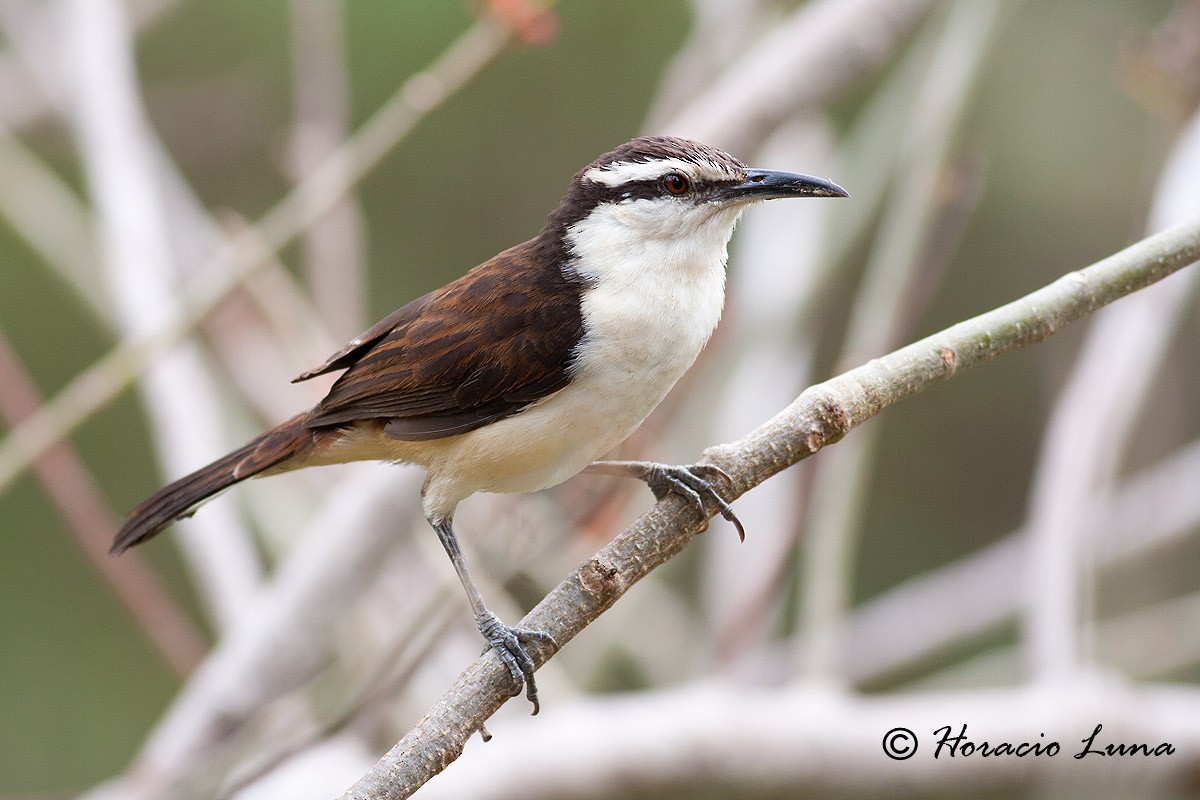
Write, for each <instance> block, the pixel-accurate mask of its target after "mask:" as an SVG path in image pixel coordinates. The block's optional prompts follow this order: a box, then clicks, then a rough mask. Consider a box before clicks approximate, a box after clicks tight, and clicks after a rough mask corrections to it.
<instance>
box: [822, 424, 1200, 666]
mask: <svg viewBox="0 0 1200 800" xmlns="http://www.w3.org/2000/svg"><path fill="white" fill-rule="evenodd" d="M1197 474H1200V442H1194V443H1192V444H1191V445H1188V446H1186V447H1184V448H1182V449H1181V450H1179V451H1178V452H1176V453H1174V454H1172V455H1171V456H1170V457H1169V458H1167V459H1165V460H1164V461H1163V462H1162V463H1160V464H1157V465H1156V466H1154V467H1150V468H1147V469H1146V470H1144V471H1143V472H1141V473H1139V474H1138V475H1137V476H1135V477H1134V478H1132V479H1130V480H1129V481H1127V482H1126V483H1125V484H1124V485H1122V486H1121V487H1120V488H1119V489H1117V490H1116V491H1114V492H1112V493H1111V496H1109V497H1108V498H1107V500H1100V501H1098V502H1095V503H1089V505H1088V509H1087V512H1086V513H1085V515H1084V521H1083V525H1084V528H1085V530H1090V531H1095V535H1096V540H1097V541H1096V548H1097V560H1098V565H1099V566H1100V567H1101V568H1110V567H1116V566H1120V565H1123V564H1128V563H1130V562H1132V561H1135V560H1136V559H1138V558H1144V557H1145V556H1147V555H1148V554H1149V553H1151V552H1156V551H1159V550H1161V549H1162V548H1165V547H1168V546H1170V545H1171V544H1177V543H1178V542H1179V541H1180V540H1181V539H1182V538H1184V537H1185V536H1186V535H1187V534H1188V533H1189V532H1191V531H1193V530H1194V529H1195V528H1196V526H1197V525H1200V492H1193V491H1181V489H1180V487H1183V486H1190V485H1193V484H1194V482H1195V476H1196V475H1197ZM1027 551H1028V537H1027V535H1026V533H1025V531H1024V529H1022V530H1018V531H1014V532H1013V533H1010V534H1009V535H1007V536H1005V537H1004V538H1003V539H1001V540H1000V541H998V542H996V543H995V544H992V545H989V546H988V547H985V548H983V549H982V550H979V551H978V552H975V553H972V554H971V555H969V556H967V557H965V558H962V559H960V560H958V561H955V562H954V563H952V564H948V565H946V566H944V567H942V568H941V569H939V570H937V571H935V572H933V573H932V574H926V575H921V576H918V577H916V578H913V579H912V580H910V581H907V582H905V583H902V584H901V585H899V586H897V587H895V588H894V589H891V590H889V591H888V592H886V593H884V594H882V595H880V596H879V597H876V598H874V599H872V600H870V601H869V602H867V603H865V604H863V605H862V606H860V607H859V608H858V609H857V610H856V611H855V613H854V616H853V617H852V619H851V622H850V629H849V630H848V631H847V643H846V644H847V650H846V655H845V657H844V659H843V663H844V664H846V665H847V669H848V670H849V677H850V680H851V681H852V682H853V683H856V684H859V685H862V684H869V683H872V682H874V681H878V680H881V679H885V678H887V677H889V676H893V675H895V674H896V673H897V672H899V671H900V670H903V669H906V668H911V667H913V666H914V665H916V664H918V663H919V662H920V661H921V660H922V659H927V658H930V657H931V656H936V655H937V654H939V653H941V652H945V651H947V650H949V649H950V648H951V647H953V646H954V645H955V644H958V643H961V642H964V641H967V640H969V639H971V638H972V637H976V636H980V635H982V634H984V633H986V632H988V631H990V630H994V629H995V628H996V627H997V626H999V625H1002V624H1003V623H1005V622H1007V621H1009V620H1011V619H1012V618H1013V616H1014V615H1015V614H1016V613H1017V612H1018V611H1019V610H1020V608H1021V602H1022V600H1023V598H1022V595H1021V592H1022V585H1021V582H1020V581H1019V580H1018V576H1019V575H1020V574H1021V569H1022V565H1023V564H1025V563H1026V560H1027Z"/></svg>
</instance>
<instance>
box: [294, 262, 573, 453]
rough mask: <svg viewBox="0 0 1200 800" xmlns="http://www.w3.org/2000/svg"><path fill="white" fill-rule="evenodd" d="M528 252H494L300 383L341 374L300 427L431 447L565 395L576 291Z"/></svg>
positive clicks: (556, 270) (566, 279)
mask: <svg viewBox="0 0 1200 800" xmlns="http://www.w3.org/2000/svg"><path fill="white" fill-rule="evenodd" d="M537 247H538V244H537V240H534V241H531V242H526V243H525V244H523V245H518V246H516V247H514V248H511V249H509V250H506V251H504V252H503V253H501V254H500V255H498V256H496V257H495V258H493V259H492V260H491V261H488V262H486V263H484V264H481V265H480V266H478V267H476V268H475V269H473V270H471V271H470V272H468V273H467V274H466V275H464V276H463V277H461V278H459V279H458V280H456V281H454V282H453V283H451V284H449V285H447V286H445V287H443V288H442V289H439V290H437V291H435V292H432V293H430V294H428V295H425V296H424V297H422V298H420V299H417V300H414V301H413V302H411V303H409V304H408V305H406V306H404V307H403V308H401V309H400V310H398V311H396V312H394V313H393V314H392V315H391V316H389V317H388V318H387V319H385V320H383V321H382V322H380V323H379V324H378V325H376V326H375V327H373V328H371V329H370V330H369V331H367V332H366V333H365V334H363V335H362V336H360V337H359V338H358V339H356V340H354V341H353V342H351V343H350V344H349V345H347V346H346V347H345V348H343V349H342V350H341V351H339V352H338V353H336V354H334V355H333V356H332V357H331V358H330V359H329V360H328V361H327V362H325V364H323V365H322V366H320V367H318V368H317V369H315V370H311V371H309V372H306V373H304V375H302V376H300V379H304V378H308V377H312V376H314V375H319V374H321V373H323V372H329V371H332V370H336V369H343V368H348V369H347V371H346V372H345V374H343V375H342V376H341V377H340V378H338V380H337V382H336V383H335V384H334V385H333V387H332V388H331V389H330V390H329V394H328V395H327V396H326V397H325V399H324V400H322V401H321V402H320V403H319V404H318V405H317V406H316V408H314V409H313V410H312V411H311V412H310V413H309V415H308V417H307V418H306V419H305V422H304V424H305V425H306V426H308V427H321V426H326V425H341V424H345V423H347V422H353V421H355V420H363V419H384V420H387V421H388V422H387V425H386V428H385V430H386V431H387V434H388V435H389V436H392V437H393V438H396V439H402V440H421V439H437V438H441V437H444V436H452V435H454V434H458V433H464V432H466V431H469V430H472V429H474V428H478V427H480V426H482V425H485V424H487V423H488V422H491V421H493V420H496V419H501V418H503V417H506V416H508V415H510V414H514V413H516V412H517V411H519V410H521V409H522V408H524V407H525V406H527V405H529V404H530V403H532V402H534V401H536V400H538V399H540V398H542V397H545V396H546V395H549V394H551V393H552V392H555V391H558V390H559V389H561V388H563V387H564V386H566V385H567V383H568V381H569V380H570V375H569V369H570V365H571V360H572V356H573V352H574V348H575V345H576V344H577V343H578V342H579V340H580V338H581V337H582V336H583V318H582V315H581V312H580V305H579V301H580V286H579V285H577V284H576V283H574V282H573V281H572V279H571V278H570V277H569V276H566V275H564V274H563V272H562V270H561V269H560V268H559V266H558V264H559V263H561V262H560V260H559V259H557V258H549V259H548V258H545V257H540V258H535V257H534V255H535V254H537V255H540V254H538V253H537Z"/></svg>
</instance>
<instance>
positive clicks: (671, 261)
mask: <svg viewBox="0 0 1200 800" xmlns="http://www.w3.org/2000/svg"><path fill="white" fill-rule="evenodd" d="M640 202H641V201H637V202H632V203H622V204H618V205H612V206H602V207H600V208H599V209H597V210H596V211H595V212H593V213H592V214H591V215H589V216H588V217H587V218H586V219H585V220H584V221H582V222H580V223H577V224H576V225H575V226H573V227H572V228H571V229H570V231H569V234H568V237H569V241H570V243H571V245H572V249H573V252H574V255H575V256H576V257H577V259H576V261H575V262H574V264H575V267H574V268H575V269H576V270H577V271H578V272H579V274H580V275H581V277H583V278H584V279H585V280H586V281H587V282H588V288H587V289H586V290H585V293H584V295H583V300H582V312H583V322H584V331H585V333H584V337H583V339H582V340H581V342H580V343H579V345H578V346H577V348H576V359H575V367H574V371H573V375H572V380H571V383H570V384H569V385H568V386H567V387H566V388H564V389H562V390H560V391H559V392H556V393H555V394H553V395H551V396H550V397H547V398H545V399H544V400H542V401H540V402H538V403H537V404H535V405H534V406H531V407H530V408H527V409H525V410H524V411H522V412H520V413H519V414H516V415H514V416H512V417H509V418H507V419H504V420H501V421H499V422H496V423H493V424H491V425H487V426H485V427H483V428H479V429H477V430H475V431H471V432H470V433H467V434H464V435H462V436H456V437H453V438H452V439H447V440H440V442H439V443H438V445H437V446H436V447H434V448H432V449H431V450H430V451H428V452H425V453H422V454H421V456H422V457H420V458H405V459H404V460H416V461H418V463H424V464H425V465H426V466H427V467H428V469H429V480H428V482H427V486H426V491H425V502H426V507H427V510H433V511H444V512H445V513H449V512H450V510H452V509H453V506H454V505H455V504H456V503H457V502H458V501H459V500H462V499H463V498H465V497H467V496H469V495H470V494H472V493H474V492H476V491H491V492H531V491H537V490H539V489H544V488H547V487H549V486H554V485H556V484H558V483H561V482H562V481H564V480H566V479H567V478H569V477H571V476H572V475H575V474H576V473H578V472H579V471H580V470H582V469H583V468H584V467H586V466H587V465H588V464H590V463H591V462H593V461H595V460H596V459H597V458H599V457H601V456H603V455H604V454H605V453H607V452H608V451H610V450H611V449H612V448H613V447H615V446H616V445H617V444H619V443H620V442H621V441H623V440H624V439H625V438H626V437H627V436H629V434H631V433H632V432H633V431H634V430H635V429H636V428H637V426H638V425H639V424H641V422H642V420H644V419H645V418H646V416H647V415H648V414H649V413H650V412H651V411H652V410H653V409H654V407H655V406H657V405H658V404H659V402H661V401H662V399H663V398H664V397H665V396H666V394H667V392H668V391H669V390H670V389H671V387H672V386H674V385H675V382H676V381H677V380H679V378H680V376H682V375H683V373H684V372H686V371H687V369H688V367H690V366H691V365H692V363H693V362H694V361H695V360H696V357H697V356H698V355H699V354H700V350H701V349H702V348H703V347H704V344H705V342H707V341H708V338H709V336H710V335H711V334H712V332H713V329H714V328H715V327H716V325H717V322H718V320H719V319H720V317H721V309H722V306H723V305H724V299H725V261H726V257H727V256H726V245H727V244H728V241H729V237H730V235H731V234H732V232H733V226H734V224H735V223H736V221H737V217H738V212H737V211H736V210H727V209H717V208H715V207H713V208H709V207H698V208H697V207H692V208H688V209H683V211H684V212H687V213H688V214H690V216H688V217H687V218H686V219H683V220H682V221H681V220H679V219H676V220H674V224H672V225H669V226H664V229H663V230H662V231H661V233H662V234H663V235H657V234H658V233H659V231H656V230H653V226H660V225H661V215H654V214H644V213H643V212H645V211H646V209H639V208H637V206H638V204H639V203H640ZM681 222H682V224H681ZM429 444H430V445H433V444H434V443H432V442H431V443H429ZM435 450H436V452H434V451H435ZM414 455H415V453H414Z"/></svg>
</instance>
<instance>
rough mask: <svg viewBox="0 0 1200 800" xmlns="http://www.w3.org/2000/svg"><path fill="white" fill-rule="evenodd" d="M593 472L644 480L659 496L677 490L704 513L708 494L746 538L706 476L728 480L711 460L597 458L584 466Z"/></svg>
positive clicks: (739, 536)
mask: <svg viewBox="0 0 1200 800" xmlns="http://www.w3.org/2000/svg"><path fill="white" fill-rule="evenodd" d="M583 471H584V472H590V473H592V474H595V475H619V476H621V477H625V478H637V479H638V480H640V481H645V483H646V485H647V486H649V487H650V491H652V492H654V497H655V498H656V499H658V500H662V499H663V498H664V497H666V496H667V495H668V494H677V495H680V496H681V497H683V499H685V500H688V501H690V502H691V503H693V504H694V505H695V506H696V510H697V511H699V512H700V515H701V516H704V498H705V497H711V498H712V499H713V501H714V502H715V503H716V504H717V508H718V509H719V510H720V512H721V516H722V517H724V518H725V519H727V520H729V521H730V522H731V523H733V527H735V528H737V532H738V538H739V539H741V540H742V541H743V542H744V541H746V529H745V528H743V527H742V521H741V520H739V519H738V517H737V514H735V513H733V507H732V506H731V505H729V503H727V502H725V498H723V497H721V495H720V494H719V493H718V492H717V490H716V489H714V488H713V487H712V484H711V483H709V482H708V480H706V479H705V477H704V476H705V474H707V475H708V476H709V477H712V476H719V477H721V478H724V479H725V480H730V478H729V476H728V475H726V474H725V470H723V469H721V468H720V467H716V466H713V465H712V464H690V465H688V466H679V467H675V466H670V465H668V464H656V463H655V462H653V461H597V462H595V463H593V464H591V465H590V466H587V467H585V468H584V470H583Z"/></svg>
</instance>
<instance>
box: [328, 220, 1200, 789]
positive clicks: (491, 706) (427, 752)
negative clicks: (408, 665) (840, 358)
mask: <svg viewBox="0 0 1200 800" xmlns="http://www.w3.org/2000/svg"><path fill="white" fill-rule="evenodd" d="M1198 257H1200V219H1195V220H1192V221H1190V222H1188V223H1185V224H1182V225H1178V226H1176V227H1174V228H1171V229H1170V230H1168V231H1165V232H1163V233H1160V234H1158V235H1156V236H1152V237H1150V238H1148V239H1145V240H1143V241H1141V242H1139V243H1137V244H1134V245H1132V246H1131V247H1128V248H1126V249H1125V250H1122V251H1120V252H1119V253H1116V254H1114V255H1112V256H1109V257H1108V258H1106V259H1104V260H1103V261H1100V262H1098V263H1096V264H1093V265H1092V266H1090V267H1088V268H1086V269H1083V270H1080V271H1077V272H1072V273H1070V274H1068V275H1065V276H1064V277H1062V278H1060V279H1059V280H1057V281H1055V282H1054V283H1052V284H1050V285H1049V286H1046V287H1044V288H1042V289H1039V290H1038V291H1035V292H1033V293H1031V294H1029V295H1026V296H1025V297H1023V298H1021V299H1019V300H1016V301H1014V302H1012V303H1009V304H1007V305H1005V306H1002V307H1000V308H997V309H995V310H993V311H990V312H988V313H986V314H982V315H980V316H978V317H975V318H973V319H970V320H966V321H965V322H961V323H958V324H957V325H954V326H952V327H950V328H948V329H946V330H944V331H941V332H940V333H936V334H934V335H933V336H930V337H927V338H925V339H922V340H921V341H918V342H916V343H914V344H911V345H908V346H907V347H904V348H902V349H900V350H897V351H895V352H893V353H891V354H889V355H887V356H883V357H882V358H878V359H875V360H873V361H871V362H869V363H867V364H865V365H863V366H861V367H858V368H856V369H853V370H851V371H849V372H847V373H844V374H843V375H840V376H838V377H836V378H833V379H832V380H829V381H826V382H825V383H822V384H819V385H817V386H813V387H811V388H809V389H808V390H806V391H805V392H804V393H803V394H801V395H800V397H799V398H797V399H796V401H795V402H793V403H792V404H791V405H790V406H788V408H786V409H784V410H783V411H782V412H780V413H779V414H778V415H777V416H776V417H775V418H774V419H772V420H770V421H768V422H767V423H765V424H763V425H762V426H761V427H759V428H758V429H757V430H755V431H753V432H751V433H750V434H748V435H747V436H745V437H743V438H742V439H741V440H739V441H737V442H734V443H732V444H728V445H719V446H716V447H712V448H709V449H708V450H707V451H706V452H705V458H706V459H707V460H708V461H709V462H710V463H712V464H715V465H716V466H719V467H721V468H722V469H724V470H725V472H726V473H727V474H728V475H729V476H730V478H731V481H730V485H729V486H725V487H722V489H723V491H722V494H723V496H725V497H727V498H728V499H734V498H736V497H739V496H740V495H742V494H743V493H745V492H746V491H748V490H750V489H751V488H753V487H754V486H757V485H758V484H760V483H762V482H763V481H765V480H766V479H768V478H769V477H771V476H772V475H775V474H777V473H778V472H780V471H782V470H784V469H786V468H787V467H789V466H791V465H793V464H795V463H796V462H798V461H800V460H801V459H804V458H807V457H808V456H810V455H812V454H813V453H815V452H817V451H818V450H820V449H821V448H822V447H824V446H825V445H827V444H832V443H834V442H836V441H838V440H840V439H841V438H842V437H843V436H845V435H846V434H847V433H848V432H849V431H851V430H852V429H854V428H855V427H857V426H858V425H860V424H861V423H863V422H864V421H866V420H867V419H870V418H871V417H872V416H874V415H875V414H877V413H879V412H880V411H882V410H883V409H884V408H886V407H887V406H889V405H891V404H893V403H895V402H898V401H900V400H903V399H905V398H907V397H911V396H912V395H914V394H916V393H918V392H920V391H922V390H924V389H926V388H928V387H929V386H931V385H932V384H934V383H936V382H939V381H942V380H946V379H948V378H951V377H953V376H954V375H957V374H960V373H963V372H966V371H967V370H969V369H971V368H973V367H975V366H978V365H979V364H982V363H985V362H987V361H990V360H992V359H993V358H996V357H997V356H999V355H1002V354H1004V353H1007V352H1010V351H1012V350H1015V349H1018V348H1021V347H1026V346H1029V345H1031V344H1035V343H1037V342H1040V341H1042V340H1044V339H1045V338H1046V337H1048V336H1050V335H1051V334H1052V333H1054V332H1055V331H1057V330H1059V329H1061V328H1062V327H1064V326H1066V325H1068V324H1069V323H1071V322H1074V321H1075V320H1077V319H1080V318H1081V317H1084V316H1086V315H1087V314H1089V313H1091V312H1094V311H1095V310H1096V309H1098V308H1100V307H1101V306H1104V305H1106V304H1108V303H1111V302H1113V301H1114V300H1116V299H1118V298H1120V297H1123V296H1125V295H1127V294H1130V293H1132V292H1134V291H1137V290H1138V289H1141V288H1144V287H1145V286H1148V285H1150V284H1152V283H1154V282H1156V281H1158V280H1161V279H1162V278H1164V277H1166V276H1167V275H1170V274H1172V273H1173V272H1176V271H1178V270H1180V269H1182V268H1183V267H1185V266H1187V265H1188V264H1190V263H1192V262H1193V261H1195V260H1196V259H1197V258H1198ZM715 511H716V509H715V508H714V507H711V506H710V507H709V508H708V509H707V513H708V514H713V513H715ZM706 522H707V521H706V520H701V519H698V518H697V515H696V511H695V509H694V507H692V506H690V505H689V504H688V503H686V502H685V501H684V500H683V499H682V498H679V497H668V498H666V499H664V500H663V501H661V502H660V503H658V505H656V506H655V507H654V508H653V509H652V510H650V511H649V512H647V513H646V514H644V515H643V516H642V517H641V518H640V519H639V520H638V521H637V522H636V523H634V524H633V525H632V526H630V527H629V528H627V529H625V530H624V531H622V532H621V533H620V534H619V535H618V536H617V537H616V538H614V539H613V540H612V542H610V543H609V544H608V545H607V546H606V547H604V548H603V549H602V550H601V551H600V552H599V553H597V554H596V555H595V556H593V557H592V558H590V559H589V560H588V561H587V562H585V563H584V564H583V565H581V566H580V567H579V568H578V569H576V570H575V572H574V573H572V574H571V575H570V576H569V577H568V578H567V579H566V580H564V581H563V582H562V583H561V584H559V585H558V587H556V588H555V589H554V590H553V591H552V592H550V594H549V595H547V596H546V598H545V599H544V600H542V602H541V603H539V604H538V605H537V607H535V608H534V609H533V610H532V611H531V612H530V613H529V614H528V615H527V616H526V617H525V619H524V620H522V622H521V625H522V627H528V628H532V629H534V630H544V631H546V632H547V633H549V634H550V635H552V636H553V637H554V639H555V640H556V641H557V642H558V644H559V645H560V646H561V645H564V644H566V643H567V642H568V641H570V640H571V639H572V638H574V637H575V635H576V634H578V633H579V632H580V631H581V630H582V629H583V628H584V627H586V626H587V625H588V624H590V623H591V622H592V621H594V620H595V619H596V618H597V617H599V616H600V615H601V614H602V613H604V611H605V610H606V609H607V608H609V607H610V606H611V605H612V604H613V603H614V602H616V600H617V599H618V598H619V597H620V596H621V595H623V594H624V593H625V592H626V591H628V589H629V587H631V586H632V585H633V584H634V583H636V582H637V581H638V580H640V579H641V578H643V577H645V576H646V575H647V574H648V573H649V572H650V571H651V570H653V569H655V568H656V567H658V566H660V565H661V564H663V563H665V562H666V561H667V560H669V559H670V558H671V557H673V556H674V555H676V554H677V553H679V552H680V551H681V550H682V549H683V548H684V547H685V546H686V545H687V544H688V542H689V541H691V539H692V537H694V536H695V535H696V534H697V533H699V532H700V531H701V530H703V529H704V528H705V527H706ZM530 650H531V655H532V656H533V658H534V660H535V661H536V662H537V663H538V664H541V663H544V662H545V661H546V660H547V659H549V658H550V656H552V655H553V652H552V650H551V648H550V647H549V645H545V644H538V645H535V646H533V647H531V648H530ZM518 689H519V687H517V686H516V685H514V683H513V680H512V677H511V675H510V674H509V672H508V670H507V668H506V667H504V666H503V664H502V663H501V661H500V659H499V658H498V657H497V656H496V655H495V654H494V653H493V652H491V651H489V652H488V653H486V654H485V655H483V656H481V657H480V658H479V660H478V661H476V662H475V663H474V664H473V665H471V666H470V667H469V668H468V669H467V670H466V671H465V672H463V673H462V675H460V676H459V678H458V680H457V681H455V683H454V685H453V686H452V687H451V688H450V689H449V690H448V691H447V692H446V693H445V694H444V695H443V696H442V697H441V699H440V700H438V701H437V703H435V704H434V706H433V708H431V709H430V711H429V712H428V713H427V714H426V715H425V717H424V718H423V719H422V720H421V721H420V722H418V723H417V725H416V726H415V727H414V728H413V729H412V730H411V731H409V733H408V734H407V735H406V736H405V737H404V738H403V739H401V740H400V742H399V743H397V744H396V745H395V746H394V747H393V748H392V749H391V750H390V751H388V753H387V754H386V755H385V756H384V757H383V758H381V759H380V760H379V762H378V763H377V764H376V765H375V767H374V768H373V769H372V770H371V771H370V772H369V773H367V774H366V775H364V776H363V778H362V779H361V780H360V781H359V782H358V783H356V784H355V785H354V786H353V787H351V788H350V789H349V790H348V791H347V792H346V794H344V795H343V798H347V799H350V798H353V799H354V800H365V798H373V799H375V800H377V799H378V798H402V797H408V796H409V795H411V794H412V793H413V792H415V791H416V790H417V788H419V787H420V786H421V785H422V784H424V783H425V782H426V781H428V780H429V779H430V778H431V777H432V776H433V775H435V774H437V773H438V772H440V771H442V770H443V769H445V768H446V766H447V765H448V764H450V763H451V762H452V761H453V760H454V759H456V758H457V757H458V756H459V754H461V752H462V749H463V747H464V746H465V744H466V742H467V739H468V738H469V737H470V736H471V735H472V734H473V733H475V732H476V731H478V730H479V728H480V727H481V726H482V725H483V723H484V721H485V720H487V718H488V717H490V716H491V715H492V714H494V713H495V711H496V710H497V709H498V708H499V707H500V706H501V705H502V704H503V703H504V701H505V700H506V699H507V698H508V697H511V696H513V695H514V694H515V693H516V692H517V690H518ZM734 716H735V717H736V714H735V715H734ZM770 716H771V717H772V718H774V719H779V715H778V709H777V708H774V707H773V708H772V712H771V715H770ZM768 729H769V726H768Z"/></svg>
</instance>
